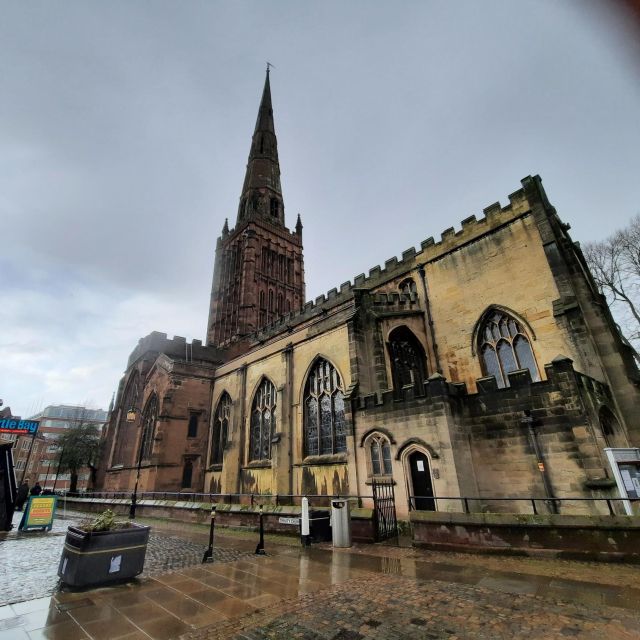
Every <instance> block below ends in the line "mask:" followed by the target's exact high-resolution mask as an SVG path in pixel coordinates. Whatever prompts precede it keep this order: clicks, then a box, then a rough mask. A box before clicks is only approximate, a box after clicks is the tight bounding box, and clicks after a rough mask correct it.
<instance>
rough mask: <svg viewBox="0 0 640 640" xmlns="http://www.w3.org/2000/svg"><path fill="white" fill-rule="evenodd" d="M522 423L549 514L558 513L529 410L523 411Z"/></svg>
mask: <svg viewBox="0 0 640 640" xmlns="http://www.w3.org/2000/svg"><path fill="white" fill-rule="evenodd" d="M522 423H523V424H526V425H527V428H528V430H529V438H530V440H531V443H532V444H533V451H534V453H535V455H536V461H537V463H538V470H539V471H540V474H541V478H542V484H543V485H544V492H545V494H546V496H547V498H548V500H547V503H548V505H549V508H550V509H551V513H558V504H557V503H556V500H555V494H554V492H553V485H552V484H551V478H550V477H549V472H548V471H547V467H546V464H545V461H544V454H543V453H542V448H541V447H540V442H539V441H538V434H537V433H536V430H535V429H534V427H533V418H532V417H531V411H530V410H528V409H526V410H525V412H524V418H522Z"/></svg>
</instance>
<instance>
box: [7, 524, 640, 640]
mask: <svg viewBox="0 0 640 640" xmlns="http://www.w3.org/2000/svg"><path fill="white" fill-rule="evenodd" d="M155 528H156V530H157V531H158V532H159V533H160V535H162V536H165V537H178V538H179V539H181V540H183V541H185V542H187V541H188V542H191V543H193V544H199V545H200V549H202V545H203V543H204V544H206V530H205V529H203V528H202V527H197V526H189V525H185V526H180V527H179V528H178V527H176V525H175V524H174V525H166V524H165V525H161V524H160V523H158V524H157V525H156V526H155ZM278 542H286V541H284V540H280V541H276V540H275V539H269V538H268V539H267V545H266V548H267V552H268V555H267V556H256V555H253V554H252V553H251V551H252V550H253V549H254V548H255V544H256V540H255V534H254V533H245V534H234V533H233V532H226V531H225V532H224V533H222V532H220V534H217V535H216V548H217V549H219V550H220V552H221V553H222V552H225V553H226V554H227V555H226V556H225V557H227V558H229V557H231V556H234V557H235V558H237V559H235V560H234V561H232V562H224V563H223V562H213V563H208V564H206V565H198V566H190V567H183V568H179V569H178V570H176V571H173V572H170V573H165V574H162V575H156V576H155V577H149V578H143V579H141V580H136V581H133V582H131V583H129V584H127V585H122V586H117V587H110V588H102V589H94V590H91V591H84V592H78V593H56V594H55V595H54V596H53V597H51V598H40V599H36V600H31V601H28V602H23V603H20V604H15V605H12V606H10V607H0V640H5V638H6V639H8V638H11V640H14V639H15V640H24V639H27V638H31V639H32V640H33V639H35V638H63V639H64V640H73V639H74V638H94V639H95V640H102V639H103V638H105V639H106V638H109V639H116V638H123V639H124V638H126V639H127V640H134V639H138V638H145V639H147V640H148V639H149V638H153V639H157V640H165V639H169V638H189V639H190V640H200V639H207V640H214V639H215V640H217V639H219V638H239V639H243V638H244V639H245V640H258V639H266V638H303V639H306V640H321V639H322V640H360V639H365V638H366V639H376V640H390V639H392V638H407V639H408V638H426V639H433V638H450V639H452V640H453V639H455V638H491V639H493V638H527V639H531V638H567V637H577V638H588V639H591V638H594V639H595V638H598V639H599V640H600V639H601V638H603V637H606V638H607V639H608V640H615V639H617V638H620V639H631V638H640V613H639V611H638V609H639V606H640V588H638V587H640V580H639V578H640V567H638V566H633V565H623V564H620V565H605V564H597V563H584V562H570V561H556V560H553V559H531V558H505V557H487V556H475V555H474V556H471V555H465V554H447V553H436V552H424V551H420V550H414V549H404V548H397V547H391V546H383V545H356V546H355V547H353V548H352V549H348V550H331V549H330V548H327V547H324V548H317V547H313V548H311V549H308V550H303V549H301V548H300V547H299V546H298V545H297V544H296V541H288V544H278ZM292 542H293V544H292ZM0 546H1V545H0ZM248 554H249V555H248Z"/></svg>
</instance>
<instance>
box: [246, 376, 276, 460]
mask: <svg viewBox="0 0 640 640" xmlns="http://www.w3.org/2000/svg"><path fill="white" fill-rule="evenodd" d="M275 431H276V388H275V387H274V386H273V384H272V383H271V381H269V380H267V379H266V378H265V379H264V380H263V381H262V382H261V383H260V386H259V387H258V390H257V391H256V395H255V396H254V398H253V406H252V408H251V432H250V437H249V459H250V460H270V459H271V437H272V436H273V433H275Z"/></svg>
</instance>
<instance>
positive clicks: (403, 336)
mask: <svg viewBox="0 0 640 640" xmlns="http://www.w3.org/2000/svg"><path fill="white" fill-rule="evenodd" d="M389 354H390V356H391V375H392V377H393V388H394V389H395V390H396V391H400V390H401V389H402V387H404V386H405V385H407V384H412V385H415V387H416V389H423V388H424V380H425V372H426V369H425V362H426V358H425V355H424V349H423V348H422V345H421V344H420V342H419V341H418V339H417V338H416V337H415V336H414V335H413V333H412V332H411V331H410V330H409V329H407V327H397V328H396V329H394V330H393V331H392V332H391V333H390V334H389Z"/></svg>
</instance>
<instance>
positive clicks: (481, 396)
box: [353, 356, 611, 412]
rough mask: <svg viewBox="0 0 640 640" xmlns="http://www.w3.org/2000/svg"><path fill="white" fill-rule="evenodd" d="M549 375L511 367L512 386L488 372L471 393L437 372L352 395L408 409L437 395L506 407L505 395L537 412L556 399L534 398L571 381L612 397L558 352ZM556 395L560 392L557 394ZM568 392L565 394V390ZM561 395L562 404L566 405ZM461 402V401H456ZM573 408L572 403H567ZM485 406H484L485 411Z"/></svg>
mask: <svg viewBox="0 0 640 640" xmlns="http://www.w3.org/2000/svg"><path fill="white" fill-rule="evenodd" d="M544 369H545V372H546V376H547V379H546V380H541V381H536V382H534V381H532V379H531V373H530V372H529V370H528V369H522V370H519V371H512V372H511V373H509V374H508V378H509V386H508V387H505V388H502V389H500V388H499V387H498V384H497V382H496V379H495V377H493V376H486V377H483V378H478V379H477V380H476V389H477V391H476V393H469V392H468V390H467V385H466V384H465V383H464V382H450V381H448V380H446V378H444V377H443V376H442V375H441V374H438V373H435V374H433V375H432V376H431V377H429V379H428V380H425V381H424V383H423V384H422V385H420V386H418V385H413V384H410V385H405V386H404V387H402V389H400V390H391V389H389V390H384V391H382V392H379V393H370V394H366V395H358V396H355V397H354V398H353V402H354V405H353V406H354V407H355V409H356V410H361V411H378V410H405V409H406V407H408V406H411V405H413V404H415V403H416V402H417V403H427V404H429V403H433V402H435V401H436V400H437V399H438V398H440V399H445V400H446V401H447V402H453V404H452V405H451V406H453V407H460V408H462V407H471V408H474V407H485V408H486V407H489V408H491V407H493V406H495V407H496V409H500V407H504V406H505V405H504V401H505V398H507V397H509V398H512V399H514V402H515V401H516V400H515V399H520V401H522V402H523V403H524V404H526V406H527V407H528V408H529V409H531V410H533V411H534V412H535V411H537V410H538V409H541V408H542V407H543V406H545V403H546V404H552V403H553V401H550V400H547V401H544V400H537V401H536V400H533V398H536V397H537V398H542V397H543V396H549V394H553V393H554V392H556V391H558V390H559V389H565V390H566V388H567V385H572V386H573V387H575V388H576V389H577V388H578V386H579V387H581V388H583V389H584V390H585V391H586V392H587V393H589V394H591V395H593V396H594V397H596V398H601V399H609V398H610V397H611V392H610V390H609V387H608V386H607V385H605V384H603V383H602V382H599V381H598V380H595V379H594V378H590V377H589V376H586V375H584V374H583V373H579V372H577V371H575V369H574V368H573V362H572V360H571V359H570V358H567V357H566V356H557V357H556V358H554V359H553V361H552V362H550V363H549V364H547V365H545V367H544ZM555 395H556V396H557V393H556V394H555ZM565 395H566V394H565ZM563 398H564V396H561V404H563V406H564V405H567V402H566V398H564V399H563ZM457 403H462V404H457ZM568 406H569V407H570V408H571V405H568ZM484 410H485V409H483V411H484Z"/></svg>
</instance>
